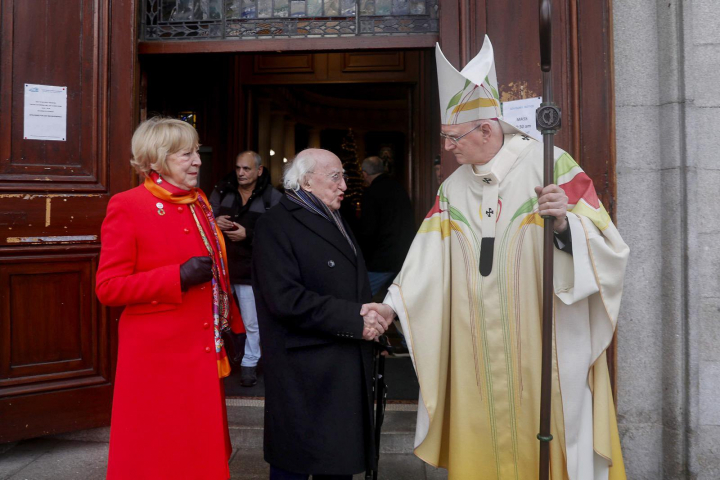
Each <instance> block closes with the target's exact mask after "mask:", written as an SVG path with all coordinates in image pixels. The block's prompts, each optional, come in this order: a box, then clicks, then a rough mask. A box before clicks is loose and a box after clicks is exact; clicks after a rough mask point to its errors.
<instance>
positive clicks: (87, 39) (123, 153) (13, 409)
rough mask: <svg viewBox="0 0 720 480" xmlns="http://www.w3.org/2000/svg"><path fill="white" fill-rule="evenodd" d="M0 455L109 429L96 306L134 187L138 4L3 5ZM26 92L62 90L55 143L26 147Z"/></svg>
mask: <svg viewBox="0 0 720 480" xmlns="http://www.w3.org/2000/svg"><path fill="white" fill-rule="evenodd" d="M0 9H1V10H0V12H1V14H0V19H1V21H2V25H1V26H0V28H1V33H0V443H3V442H9V441H13V440H18V439H22V438H28V437H34V436H38V435H45V434H50V433H59V432H64V431H70V430H77V429H81V428H89V427H95V426H100V425H107V424H108V423H109V419H110V409H111V400H112V378H113V370H114V358H115V348H114V345H115V344H116V319H117V317H118V313H119V312H117V311H114V310H108V309H105V308H103V307H102V306H101V305H100V304H99V303H98V302H97V299H96V297H95V293H94V284H95V271H96V269H97V264H98V257H99V252H100V243H99V236H100V225H101V223H102V220H103V218H104V215H105V209H106V206H107V202H108V199H109V197H110V195H112V194H114V193H117V192H119V191H122V190H126V189H128V188H130V187H131V186H132V182H133V175H132V173H131V170H130V166H129V162H128V160H129V157H130V148H129V146H130V138H131V135H132V130H133V128H134V126H135V118H136V117H135V115H136V112H135V108H134V91H135V88H134V85H135V79H134V71H135V55H136V54H135V35H136V34H135V2H134V1H132V0H126V1H113V2H111V1H110V0H63V1H58V0H0ZM25 84H40V85H52V86H62V87H66V88H67V92H68V95H67V133H66V137H67V138H66V139H65V140H64V141H42V140H26V139H24V95H25V88H24V86H25Z"/></svg>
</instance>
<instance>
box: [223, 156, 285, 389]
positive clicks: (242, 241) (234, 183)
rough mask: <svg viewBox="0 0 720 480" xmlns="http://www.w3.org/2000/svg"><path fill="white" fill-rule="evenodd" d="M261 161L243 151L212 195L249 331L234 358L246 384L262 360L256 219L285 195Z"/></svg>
mask: <svg viewBox="0 0 720 480" xmlns="http://www.w3.org/2000/svg"><path fill="white" fill-rule="evenodd" d="M261 161H262V158H261V157H260V155H258V154H257V153H256V152H253V151H250V150H248V151H246V152H242V153H240V154H239V155H238V156H237V158H236V159H235V171H233V172H230V173H228V174H227V175H226V176H225V178H223V179H222V180H221V181H220V182H219V183H218V184H217V185H216V186H215V189H214V190H213V192H212V194H211V195H210V204H211V205H212V209H213V213H214V215H215V219H216V221H217V225H218V227H219V228H220V230H221V231H222V232H223V234H224V235H225V237H226V238H227V240H228V241H227V242H226V245H227V252H228V264H229V269H230V282H231V283H232V286H233V289H234V290H235V295H237V298H238V301H239V302H240V312H241V313H242V317H243V322H244V323H245V330H246V332H247V340H246V341H245V348H244V350H245V352H244V355H243V354H242V353H241V352H240V351H236V358H235V359H234V360H236V361H239V362H240V384H241V385H242V386H243V387H252V386H253V385H255V384H256V383H257V364H258V361H259V360H260V332H259V330H258V324H257V311H256V309H255V296H254V295H253V290H252V273H251V268H250V263H251V260H252V253H253V240H254V238H255V234H254V232H255V222H257V221H258V219H259V218H260V217H261V216H262V215H263V214H264V213H265V211H266V210H268V209H269V208H270V207H272V206H273V205H276V204H277V203H278V202H279V201H280V198H282V194H281V193H280V192H278V191H277V190H275V189H274V188H273V187H272V185H271V184H270V172H269V171H268V170H267V169H265V168H263V166H262V165H261ZM235 340H236V342H235V343H236V344H237V345H239V344H241V342H240V341H238V339H237V337H235ZM237 350H240V349H239V348H238V349H237ZM239 356H242V361H240V359H239V358H237V357H239Z"/></svg>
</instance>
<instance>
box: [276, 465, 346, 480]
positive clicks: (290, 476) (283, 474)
mask: <svg viewBox="0 0 720 480" xmlns="http://www.w3.org/2000/svg"><path fill="white" fill-rule="evenodd" d="M309 477H310V475H308V474H306V473H292V472H288V471H287V470H283V469H281V468H277V467H273V466H272V465H270V480H308V478H309ZM352 477H353V476H352V475H313V476H312V478H313V480H352Z"/></svg>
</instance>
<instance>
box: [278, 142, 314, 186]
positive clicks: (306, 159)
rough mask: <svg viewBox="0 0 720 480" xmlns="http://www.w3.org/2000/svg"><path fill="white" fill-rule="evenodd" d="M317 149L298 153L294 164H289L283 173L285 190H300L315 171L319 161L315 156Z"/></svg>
mask: <svg viewBox="0 0 720 480" xmlns="http://www.w3.org/2000/svg"><path fill="white" fill-rule="evenodd" d="M314 152H317V149H314V148H308V149H305V150H303V151H302V152H300V153H298V154H297V156H296V157H295V159H294V160H293V161H292V163H288V164H287V166H286V167H285V172H284V173H283V186H284V187H285V190H295V191H298V190H300V187H301V186H302V184H303V183H304V182H305V177H306V176H307V174H308V173H310V172H312V171H313V170H314V169H315V165H316V164H317V160H316V159H315V156H314V155H313V153H314Z"/></svg>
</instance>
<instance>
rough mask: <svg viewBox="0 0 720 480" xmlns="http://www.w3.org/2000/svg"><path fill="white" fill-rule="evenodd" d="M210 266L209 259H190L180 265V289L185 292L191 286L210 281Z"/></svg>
mask: <svg viewBox="0 0 720 480" xmlns="http://www.w3.org/2000/svg"><path fill="white" fill-rule="evenodd" d="M212 266H213V261H212V258H210V257H192V258H191V259H190V260H188V261H187V262H185V263H183V264H182V265H180V289H181V290H182V291H183V292H187V291H188V289H189V288H190V287H192V286H195V285H200V284H201V283H205V282H209V281H210V280H212V278H213V271H212Z"/></svg>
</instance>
